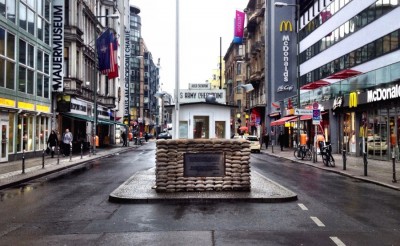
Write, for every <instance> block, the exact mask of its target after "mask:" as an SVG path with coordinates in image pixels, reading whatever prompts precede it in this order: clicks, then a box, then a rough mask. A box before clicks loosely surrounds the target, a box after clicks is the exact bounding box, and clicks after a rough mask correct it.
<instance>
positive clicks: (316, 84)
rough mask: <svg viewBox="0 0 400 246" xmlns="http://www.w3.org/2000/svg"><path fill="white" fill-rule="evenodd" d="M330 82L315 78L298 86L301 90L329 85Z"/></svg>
mask: <svg viewBox="0 0 400 246" xmlns="http://www.w3.org/2000/svg"><path fill="white" fill-rule="evenodd" d="M330 84H331V83H329V82H327V81H325V80H317V81H314V82H311V83H308V84H306V85H303V86H302V87H300V89H301V90H314V89H317V88H319V87H322V86H327V85H330Z"/></svg>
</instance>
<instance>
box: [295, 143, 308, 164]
mask: <svg viewBox="0 0 400 246" xmlns="http://www.w3.org/2000/svg"><path fill="white" fill-rule="evenodd" d="M294 157H296V158H297V159H298V160H306V161H311V158H312V153H311V150H310V149H309V148H307V146H305V145H300V147H298V148H296V149H295V150H294Z"/></svg>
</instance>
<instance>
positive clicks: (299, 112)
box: [294, 108, 313, 115]
mask: <svg viewBox="0 0 400 246" xmlns="http://www.w3.org/2000/svg"><path fill="white" fill-rule="evenodd" d="M312 114H313V110H312V109H301V108H296V109H295V110H294V115H312Z"/></svg>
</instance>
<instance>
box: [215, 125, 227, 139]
mask: <svg viewBox="0 0 400 246" xmlns="http://www.w3.org/2000/svg"><path fill="white" fill-rule="evenodd" d="M215 137H216V138H225V121H215Z"/></svg>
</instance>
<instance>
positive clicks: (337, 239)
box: [329, 237, 346, 246]
mask: <svg viewBox="0 0 400 246" xmlns="http://www.w3.org/2000/svg"><path fill="white" fill-rule="evenodd" d="M329 238H330V239H331V240H332V241H333V242H334V243H335V244H336V245H337V246H346V244H344V243H343V242H342V240H340V239H339V238H338V237H329Z"/></svg>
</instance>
